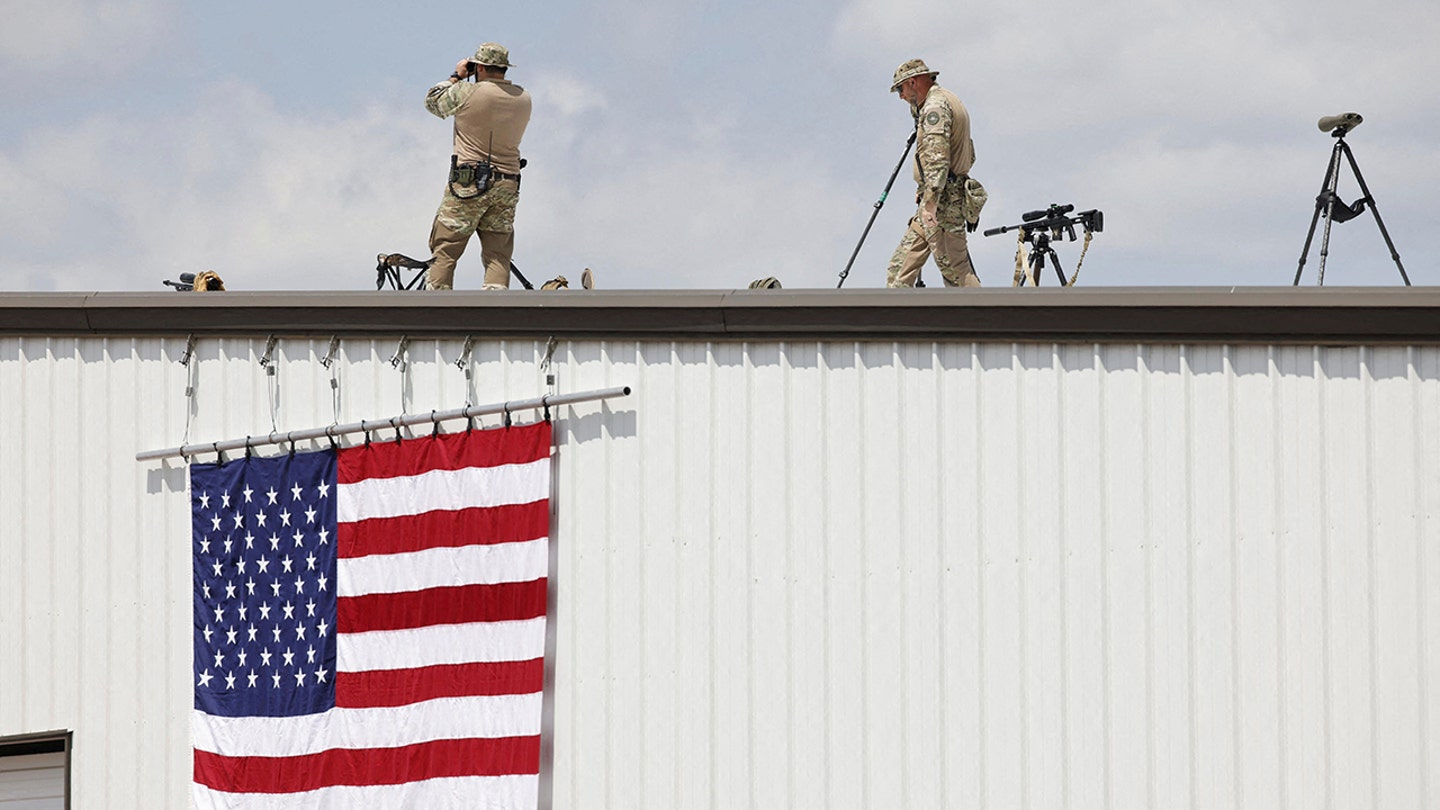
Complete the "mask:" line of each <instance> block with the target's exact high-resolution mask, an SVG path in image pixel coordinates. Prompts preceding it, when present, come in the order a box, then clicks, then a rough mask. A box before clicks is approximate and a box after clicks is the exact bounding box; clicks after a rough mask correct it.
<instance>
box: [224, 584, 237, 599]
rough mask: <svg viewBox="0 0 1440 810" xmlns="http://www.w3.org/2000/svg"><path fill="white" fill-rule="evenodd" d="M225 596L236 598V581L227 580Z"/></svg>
mask: <svg viewBox="0 0 1440 810" xmlns="http://www.w3.org/2000/svg"><path fill="white" fill-rule="evenodd" d="M225 598H226V599H234V598H235V583H234V582H227V583H225Z"/></svg>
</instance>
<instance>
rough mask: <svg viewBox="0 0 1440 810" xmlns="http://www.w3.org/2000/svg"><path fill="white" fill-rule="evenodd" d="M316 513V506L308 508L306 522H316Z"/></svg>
mask: <svg viewBox="0 0 1440 810" xmlns="http://www.w3.org/2000/svg"><path fill="white" fill-rule="evenodd" d="M315 514H316V513H315V507H313V506H312V507H310V508H309V509H306V510H305V522H306V523H314V522H315Z"/></svg>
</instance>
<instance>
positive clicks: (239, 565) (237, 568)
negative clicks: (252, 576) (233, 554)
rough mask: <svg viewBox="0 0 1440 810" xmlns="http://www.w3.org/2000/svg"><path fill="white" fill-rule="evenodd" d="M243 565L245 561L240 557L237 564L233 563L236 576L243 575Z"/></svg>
mask: <svg viewBox="0 0 1440 810" xmlns="http://www.w3.org/2000/svg"><path fill="white" fill-rule="evenodd" d="M245 563H246V560H245V558H244V557H241V558H240V561H239V562H237V563H235V572H236V573H237V574H243V573H245Z"/></svg>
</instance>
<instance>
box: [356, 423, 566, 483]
mask: <svg viewBox="0 0 1440 810" xmlns="http://www.w3.org/2000/svg"><path fill="white" fill-rule="evenodd" d="M337 455H338V461H339V464H338V465H337V470H336V476H337V480H338V481H339V482H340V483H342V484H350V483H354V482H356V481H361V480H364V479H367V478H394V477H395V476H399V475H414V474H415V471H416V470H459V469H463V468H465V467H496V466H499V465H502V464H528V463H529V462H532V461H538V460H540V459H542V458H549V456H550V423H549V422H537V423H535V424H533V425H524V426H518V427H512V428H509V429H506V430H476V431H472V432H469V433H464V432H461V433H443V434H440V435H439V436H436V437H435V438H433V439H431V438H424V439H418V440H414V441H405V442H374V443H368V444H364V445H360V446H358V447H351V448H347V449H345V450H341V451H340V452H339V453H338V454H337Z"/></svg>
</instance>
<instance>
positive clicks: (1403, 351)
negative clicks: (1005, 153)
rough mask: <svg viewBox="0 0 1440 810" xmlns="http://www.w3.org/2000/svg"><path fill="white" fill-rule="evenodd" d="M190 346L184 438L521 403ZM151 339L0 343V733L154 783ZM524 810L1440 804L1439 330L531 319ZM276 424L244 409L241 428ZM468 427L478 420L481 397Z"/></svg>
mask: <svg viewBox="0 0 1440 810" xmlns="http://www.w3.org/2000/svg"><path fill="white" fill-rule="evenodd" d="M396 343H397V341H389V342H387V341H370V340H347V341H345V342H344V343H343V344H342V346H341V350H340V357H339V361H338V362H337V364H336V366H335V372H334V375H335V378H336V380H337V383H338V388H337V389H336V390H338V407H337V400H334V399H332V389H331V385H330V380H331V372H330V371H328V370H326V369H325V368H324V367H322V366H321V364H320V363H319V359H320V358H321V357H323V356H324V355H325V353H326V351H327V348H328V341H326V340H313V341H312V340H301V339H291V340H281V341H280V342H279V345H278V346H277V347H276V363H275V367H276V374H275V376H274V377H270V376H267V374H266V372H265V370H264V369H263V368H262V367H261V366H260V365H259V364H258V362H257V358H258V357H259V356H260V355H261V354H262V353H263V351H264V348H265V340H264V339H263V338H259V339H255V340H249V339H225V340H220V339H208V340H201V341H200V342H199V345H198V347H197V357H198V358H199V364H198V366H196V367H195V377H194V380H193V382H194V383H195V390H196V399H195V403H196V407H195V413H194V417H193V422H194V423H193V425H192V426H191V427H190V429H189V436H188V439H189V441H208V440H218V439H229V438H238V437H242V436H245V435H246V434H255V435H259V434H265V433H269V432H270V431H271V430H272V429H273V428H278V429H279V430H281V431H283V430H287V429H301V428H308V427H316V426H323V425H325V424H329V423H330V422H332V421H337V420H338V421H340V422H347V421H356V420H358V419H362V418H366V419H368V418H377V417H386V416H391V415H394V414H396V413H400V412H401V411H402V410H403V411H408V412H412V413H414V412H426V411H429V410H430V409H432V408H435V409H445V408H454V407H458V406H460V405H463V404H465V401H466V397H467V393H469V394H470V398H471V400H472V401H474V402H476V403H486V402H496V401H500V400H504V399H523V398H529V397H532V396H534V395H536V394H539V393H543V392H545V391H546V390H547V389H546V387H545V377H544V372H543V371H542V370H541V369H540V361H541V359H542V358H543V356H544V353H545V343H544V341H538V342H536V341H530V340H514V341H488V342H480V343H477V344H476V346H475V354H474V360H475V363H474V380H473V383H471V384H469V385H473V388H471V387H469V386H468V385H467V381H466V377H465V375H464V374H463V373H462V371H461V370H460V369H459V368H457V367H456V366H455V365H454V364H453V361H454V360H456V359H457V358H458V357H459V356H460V353H461V341H459V340H454V341H448V340H447V341H439V342H438V343H437V342H436V341H433V340H420V341H414V342H412V343H411V344H410V346H409V349H408V361H407V362H406V363H404V364H402V369H397V368H395V367H393V366H392V365H391V364H390V363H389V359H390V357H391V356H392V355H393V354H394V353H395V349H396ZM183 351H184V341H183V340H176V339H152V340H144V339H135V340H131V339H123V340H117V339H111V340H105V339H99V338H87V339H70V338H49V339H42V338H0V400H3V403H0V413H4V414H6V416H7V417H9V418H10V419H11V420H12V422H11V425H10V427H9V428H8V429H0V735H5V734H14V733H24V732H30V731H40V730H50V729H55V728H69V729H74V730H75V732H76V733H75V738H74V760H73V762H74V788H73V789H74V796H75V800H76V806H77V807H90V806H107V807H144V808H155V807H167V806H168V807H182V806H184V804H185V802H186V800H187V793H186V786H187V783H188V780H189V768H190V765H189V747H188V746H189V743H188V716H189V715H188V707H189V703H190V688H191V687H190V684H189V682H188V672H189V648H188V645H189V639H190V601H189V573H190V569H189V561H188V532H189V519H188V513H187V508H186V502H185V498H184V491H183V490H184V486H185V473H184V470H183V468H182V467H180V466H178V465H175V464H173V463H172V464H168V465H166V464H159V463H149V464H140V463H137V462H135V460H134V454H135V452H136V451H139V450H148V449H155V448H160V447H168V446H175V445H178V444H180V443H182V441H183V440H185V435H184V434H185V430H186V410H187V400H186V398H185V387H186V385H187V382H189V381H190V370H189V369H187V368H186V367H184V366H181V365H180V364H179V363H178V362H176V361H177V359H178V358H179V357H180V356H181V354H182V353H183ZM553 370H554V373H555V374H556V376H557V388H558V390H559V391H561V392H571V391H580V390H588V389H596V388H608V387H612V386H618V385H630V386H632V387H633V388H634V391H635V393H634V394H633V395H632V396H631V397H629V398H626V399H620V400H610V401H607V402H604V403H589V404H583V405H577V406H574V407H568V408H564V409H561V410H560V412H559V413H557V418H558V420H559V421H558V422H557V425H558V431H557V442H558V443H559V445H560V447H559V451H558V455H557V489H556V493H555V504H556V509H557V512H558V516H557V520H556V525H555V537H556V543H557V545H558V553H559V558H558V562H557V579H556V583H555V586H556V587H555V592H556V600H557V611H556V616H555V618H556V627H557V642H556V673H555V688H554V691H553V703H552V709H553V729H552V731H551V734H550V744H553V760H552V767H551V774H552V775H553V781H552V782H549V783H547V785H546V797H547V799H552V800H553V804H554V806H555V807H626V808H632V807H634V808H639V807H655V808H674V807H687V808H690V807H699V808H705V807H713V808H731V807H786V806H788V807H817V808H819V807H823V808H844V807H854V808H860V807H897V808H898V807H911V808H932V807H941V806H976V807H995V808H1025V807H1033V808H1042V807H1046V808H1048V807H1070V808H1131V807H1159V806H1164V807H1195V808H1200V807H1240V806H1245V807H1277V808H1283V807H1293V808H1315V807H1335V808H1341V807H1344V808H1391V807H1434V806H1437V804H1440V784H1437V780H1440V739H1437V738H1440V641H1437V632H1440V588H1437V585H1440V516H1437V515H1440V453H1437V449H1440V348H1437V347H1432V346H1427V347H1415V348H1407V347H1383V348H1355V347H1351V348H1317V347H1267V346H1173V345H1113V344H1106V345H1069V344H1066V345H1048V344H991V343H982V344H969V343H936V344H928V343H882V342H861V343H831V342H826V343H816V342H802V343H774V342H757V343H739V342H734V343H725V342H717V343H705V342H674V343H663V342H642V343H637V342H625V341H611V342H594V341H589V342H565V341H562V342H561V343H560V344H559V346H558V349H557V351H556V353H555V359H554V367H553ZM272 412H273V420H274V421H273V423H272ZM494 422H495V420H493V419H492V420H489V423H490V424H492V425H493V424H494Z"/></svg>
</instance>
